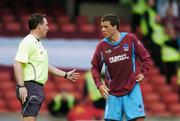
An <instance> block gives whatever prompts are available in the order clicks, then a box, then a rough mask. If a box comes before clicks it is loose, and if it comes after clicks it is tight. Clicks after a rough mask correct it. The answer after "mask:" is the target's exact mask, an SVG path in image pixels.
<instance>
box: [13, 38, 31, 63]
mask: <svg viewBox="0 0 180 121" xmlns="http://www.w3.org/2000/svg"><path fill="white" fill-rule="evenodd" d="M32 47H33V44H32V42H28V41H22V42H21V43H20V44H19V47H18V51H17V54H16V57H15V60H16V61H19V62H22V63H27V62H28V61H29V55H30V53H31V52H32Z"/></svg>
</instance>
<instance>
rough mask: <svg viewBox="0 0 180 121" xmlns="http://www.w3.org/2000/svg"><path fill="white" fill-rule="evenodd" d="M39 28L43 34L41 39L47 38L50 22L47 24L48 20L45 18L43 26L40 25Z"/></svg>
mask: <svg viewBox="0 0 180 121" xmlns="http://www.w3.org/2000/svg"><path fill="white" fill-rule="evenodd" d="M39 28H40V32H41V35H42V36H41V37H46V34H47V32H48V30H49V27H48V22H47V19H46V18H43V23H42V24H39Z"/></svg>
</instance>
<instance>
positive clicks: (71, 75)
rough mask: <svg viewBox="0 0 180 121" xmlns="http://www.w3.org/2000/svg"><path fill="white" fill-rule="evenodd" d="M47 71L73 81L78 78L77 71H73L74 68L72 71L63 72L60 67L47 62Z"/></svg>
mask: <svg viewBox="0 0 180 121" xmlns="http://www.w3.org/2000/svg"><path fill="white" fill-rule="evenodd" d="M48 71H49V73H51V74H53V75H56V76H60V77H63V78H67V79H69V80H71V81H75V80H77V79H79V73H77V72H75V71H76V70H75V69H73V70H72V71H69V72H65V71H63V70H60V69H58V68H56V67H55V66H53V65H50V64H49V65H48Z"/></svg>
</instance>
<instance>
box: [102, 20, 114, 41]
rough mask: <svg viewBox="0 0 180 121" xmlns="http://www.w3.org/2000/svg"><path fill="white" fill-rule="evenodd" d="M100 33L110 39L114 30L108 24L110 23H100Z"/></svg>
mask: <svg viewBox="0 0 180 121" xmlns="http://www.w3.org/2000/svg"><path fill="white" fill-rule="evenodd" d="M101 31H102V34H103V36H104V37H105V38H111V37H112V36H113V33H114V32H115V28H114V27H113V26H112V25H111V24H110V21H101Z"/></svg>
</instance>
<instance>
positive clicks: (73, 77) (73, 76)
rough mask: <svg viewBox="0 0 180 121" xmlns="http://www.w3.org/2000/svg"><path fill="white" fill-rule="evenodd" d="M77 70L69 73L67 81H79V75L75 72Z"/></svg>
mask: <svg viewBox="0 0 180 121" xmlns="http://www.w3.org/2000/svg"><path fill="white" fill-rule="evenodd" d="M75 71H76V69H73V70H72V71H69V72H67V79H69V80H71V81H73V82H75V81H76V80H78V79H79V73H78V72H75Z"/></svg>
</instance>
